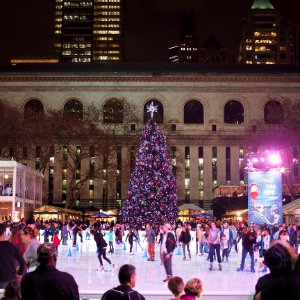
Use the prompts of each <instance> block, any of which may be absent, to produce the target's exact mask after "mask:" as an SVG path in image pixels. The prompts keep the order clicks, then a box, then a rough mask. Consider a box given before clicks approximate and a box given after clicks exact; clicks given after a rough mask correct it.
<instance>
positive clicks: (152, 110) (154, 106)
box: [147, 101, 158, 119]
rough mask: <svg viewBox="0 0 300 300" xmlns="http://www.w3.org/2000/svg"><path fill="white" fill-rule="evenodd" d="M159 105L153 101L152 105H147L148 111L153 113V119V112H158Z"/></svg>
mask: <svg viewBox="0 0 300 300" xmlns="http://www.w3.org/2000/svg"><path fill="white" fill-rule="evenodd" d="M157 107H158V105H154V103H153V101H152V102H151V104H150V105H147V112H149V113H151V119H153V114H154V113H155V112H157Z"/></svg>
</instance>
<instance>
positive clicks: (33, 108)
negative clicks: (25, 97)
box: [24, 99, 44, 120]
mask: <svg viewBox="0 0 300 300" xmlns="http://www.w3.org/2000/svg"><path fill="white" fill-rule="evenodd" d="M43 114H44V106H43V104H42V102H41V101H39V100H37V99H32V100H29V101H27V102H26V104H25V106H24V119H25V120H28V119H33V118H38V117H39V116H41V115H43Z"/></svg>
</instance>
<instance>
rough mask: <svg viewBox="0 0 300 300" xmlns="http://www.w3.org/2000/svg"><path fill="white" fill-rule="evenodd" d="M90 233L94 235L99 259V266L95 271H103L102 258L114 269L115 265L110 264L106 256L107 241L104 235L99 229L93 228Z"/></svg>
mask: <svg viewBox="0 0 300 300" xmlns="http://www.w3.org/2000/svg"><path fill="white" fill-rule="evenodd" d="M92 234H93V235H94V240H95V242H96V244H97V253H98V259H99V263H100V268H99V269H98V270H97V271H98V272H103V271H104V266H103V261H102V258H103V259H104V260H106V261H107V262H108V263H109V265H110V266H111V268H112V269H114V268H115V265H114V264H112V263H111V261H110V259H108V258H107V257H106V248H107V243H106V241H105V239H104V235H103V234H102V232H101V229H100V230H93V231H92Z"/></svg>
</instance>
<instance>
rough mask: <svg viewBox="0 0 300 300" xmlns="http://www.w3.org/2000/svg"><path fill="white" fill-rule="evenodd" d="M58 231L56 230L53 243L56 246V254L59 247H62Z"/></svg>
mask: <svg viewBox="0 0 300 300" xmlns="http://www.w3.org/2000/svg"><path fill="white" fill-rule="evenodd" d="M58 233H59V231H58V230H55V232H54V234H53V242H52V244H53V245H54V247H55V249H56V252H57V251H58V246H59V245H60V239H59V237H58Z"/></svg>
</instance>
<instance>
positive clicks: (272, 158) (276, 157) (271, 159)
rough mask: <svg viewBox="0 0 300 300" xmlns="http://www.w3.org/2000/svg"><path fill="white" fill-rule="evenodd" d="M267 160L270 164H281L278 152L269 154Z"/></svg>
mask: <svg viewBox="0 0 300 300" xmlns="http://www.w3.org/2000/svg"><path fill="white" fill-rule="evenodd" d="M268 160H269V162H270V163H271V164H274V165H279V164H281V157H280V155H279V153H272V154H270V155H269V158H268Z"/></svg>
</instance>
